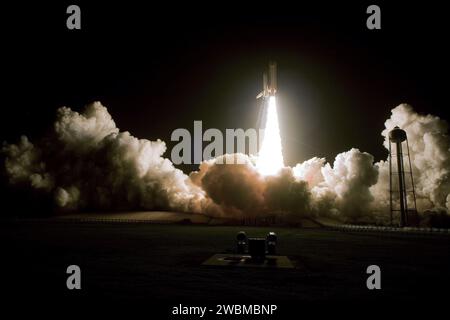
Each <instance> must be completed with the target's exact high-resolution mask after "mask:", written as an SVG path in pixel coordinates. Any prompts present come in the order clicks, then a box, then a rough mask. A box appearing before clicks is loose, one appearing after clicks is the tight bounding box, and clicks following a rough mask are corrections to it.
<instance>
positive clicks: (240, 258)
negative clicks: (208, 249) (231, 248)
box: [202, 253, 294, 269]
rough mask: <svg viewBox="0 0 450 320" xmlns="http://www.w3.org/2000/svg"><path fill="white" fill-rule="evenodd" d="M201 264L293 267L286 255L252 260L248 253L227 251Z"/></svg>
mask: <svg viewBox="0 0 450 320" xmlns="http://www.w3.org/2000/svg"><path fill="white" fill-rule="evenodd" d="M202 264H203V265H205V266H217V267H250V268H284V269H286V268H287V269H292V268H294V265H293V264H292V262H291V260H289V258H288V257H286V256H266V258H265V259H264V260H263V261H254V260H253V259H252V258H251V256H249V255H242V254H229V253H225V254H222V253H218V254H215V255H213V256H212V257H210V258H209V259H207V260H206V261H205V262H203V263H202Z"/></svg>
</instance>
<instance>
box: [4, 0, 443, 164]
mask: <svg viewBox="0 0 450 320" xmlns="http://www.w3.org/2000/svg"><path fill="white" fill-rule="evenodd" d="M68 4H71V3H60V4H53V5H43V4H41V3H35V4H33V5H31V6H30V5H23V4H21V5H17V6H15V7H14V8H7V9H5V10H4V12H3V17H2V19H3V20H2V23H3V24H4V25H5V27H3V28H2V29H3V30H2V33H3V36H2V52H3V54H2V56H3V58H2V59H3V67H2V77H3V81H2V86H3V90H2V96H3V99H2V101H3V108H2V111H3V112H2V117H1V123H0V128H1V129H0V130H1V132H0V137H1V140H7V141H9V142H14V141H16V140H17V138H18V137H19V135H20V134H26V135H29V136H30V137H31V140H33V139H35V138H37V137H39V136H41V135H42V134H43V133H44V132H45V131H46V130H48V129H49V128H50V126H51V123H52V121H53V120H54V117H55V110H56V109H57V108H58V107H60V106H63V105H66V106H69V107H71V108H73V109H75V110H82V108H83V106H84V105H85V104H87V103H89V102H92V101H95V100H100V101H101V102H102V103H103V104H104V105H105V106H107V107H108V110H109V112H110V113H111V114H112V116H113V118H114V120H115V121H116V123H117V125H118V127H119V128H120V129H121V130H122V131H125V130H127V131H130V132H131V134H133V135H134V136H137V137H139V138H147V139H151V140H154V139H157V138H160V139H162V140H164V141H166V142H169V143H168V145H169V152H170V147H171V146H172V145H173V144H170V135H171V133H172V131H173V130H174V129H176V128H187V129H189V130H192V128H193V121H194V120H202V121H203V127H204V129H206V128H212V127H214V128H219V129H221V130H225V128H250V127H254V126H255V123H256V120H257V116H258V105H259V103H258V102H257V101H256V100H255V95H256V94H257V93H258V92H259V91H260V88H261V81H262V79H261V75H262V72H263V71H264V69H265V68H266V66H267V63H268V62H269V61H270V60H275V61H277V63H278V87H279V113H280V123H281V124H280V125H281V131H282V132H281V134H282V139H283V148H284V157H285V160H286V164H288V165H293V164H295V163H297V162H301V161H304V160H306V159H309V158H311V157H313V156H321V157H327V159H328V160H329V161H332V160H333V159H334V156H335V155H336V154H338V153H339V152H342V151H346V150H348V149H350V148H351V147H357V148H360V149H361V150H362V151H367V152H369V153H371V154H373V155H375V157H376V160H378V159H382V158H385V157H386V151H385V150H384V148H383V147H382V137H381V135H380V133H381V131H382V129H383V128H384V125H383V124H384V121H385V120H386V119H387V118H388V117H389V115H390V110H391V108H393V107H395V106H397V105H398V104H400V103H402V102H408V103H410V104H411V105H412V106H413V107H414V108H415V109H416V110H417V111H419V112H422V113H432V114H435V115H438V116H440V117H442V118H444V119H445V118H447V115H446V99H445V98H444V96H445V97H446V95H447V91H448V90H447V80H446V76H445V75H446V74H447V70H448V56H449V52H448V48H447V46H446V42H447V41H448V40H447V39H448V33H447V29H446V27H447V26H446V24H447V22H446V16H445V11H444V10H443V8H440V6H438V5H430V6H427V7H426V8H425V7H423V6H420V5H415V4H414V5H412V4H411V3H410V2H408V3H404V4H398V5H396V6H393V5H392V4H382V3H378V4H379V5H380V7H381V12H382V29H381V30H368V29H367V28H366V18H367V16H368V15H367V14H366V12H365V11H366V8H367V6H368V5H369V4H372V3H359V4H344V3H343V2H339V3H337V4H334V5H329V4H324V3H317V4H316V5H311V4H303V3H302V2H298V3H297V4H296V5H295V6H294V5H287V4H282V3H280V2H274V3H272V4H270V3H269V4H263V3H260V4H255V5H248V6H245V5H243V4H242V3H229V2H217V3H216V2H214V3H211V4H210V5H200V4H192V3H186V4H184V5H181V6H180V5H178V4H175V3H172V4H167V5H164V6H153V5H148V6H143V5H138V4H130V3H129V2H122V3H121V2H119V3H117V4H111V3H104V4H102V5H100V4H98V5H93V4H92V3H90V2H87V1H86V2H85V1H82V2H80V1H78V2H77V4H79V5H80V7H81V12H82V30H81V31H69V30H67V29H66V25H65V22H66V17H67V14H66V13H65V10H66V8H67V5H68ZM444 86H445V87H444ZM169 152H168V153H166V156H168V155H170V153H169ZM183 169H185V170H190V169H192V168H183Z"/></svg>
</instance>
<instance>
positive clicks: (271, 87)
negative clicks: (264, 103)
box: [256, 62, 277, 99]
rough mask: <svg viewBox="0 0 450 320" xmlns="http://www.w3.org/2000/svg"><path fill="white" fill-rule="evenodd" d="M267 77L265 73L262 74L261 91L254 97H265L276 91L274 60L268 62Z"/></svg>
mask: <svg viewBox="0 0 450 320" xmlns="http://www.w3.org/2000/svg"><path fill="white" fill-rule="evenodd" d="M268 75H269V77H267V73H266V72H264V74H263V91H261V93H260V94H258V95H257V96H256V99H259V98H263V99H267V98H269V97H270V96H274V95H275V94H276V93H277V64H276V62H271V63H269V73H268Z"/></svg>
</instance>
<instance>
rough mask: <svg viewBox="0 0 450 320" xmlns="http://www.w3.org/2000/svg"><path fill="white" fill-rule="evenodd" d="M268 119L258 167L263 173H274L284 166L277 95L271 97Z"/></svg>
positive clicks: (257, 163)
mask: <svg viewBox="0 0 450 320" xmlns="http://www.w3.org/2000/svg"><path fill="white" fill-rule="evenodd" d="M266 119H267V120H266V125H265V128H264V137H263V140H262V146H261V149H260V151H259V154H258V160H257V162H256V168H257V169H258V171H259V172H260V173H261V174H263V175H274V174H276V173H278V172H279V171H280V170H281V168H283V167H284V160H283V152H282V148H281V137H280V128H279V125H278V114H277V101H276V98H275V96H271V97H270V98H269V105H268V108H267V117H266Z"/></svg>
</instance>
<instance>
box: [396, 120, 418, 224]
mask: <svg viewBox="0 0 450 320" xmlns="http://www.w3.org/2000/svg"><path fill="white" fill-rule="evenodd" d="M404 148H405V150H406V153H405V152H404V151H403V150H404ZM393 149H395V151H394V150H393ZM405 160H406V161H405ZM405 162H406V164H407V166H408V167H407V169H406V170H405ZM395 166H396V167H397V169H395ZM405 177H406V179H405ZM389 189H390V190H389V191H390V198H389V199H390V209H391V216H390V218H391V225H392V224H393V223H394V215H395V213H396V212H399V213H400V226H401V227H405V226H407V225H409V224H410V221H408V220H409V218H410V217H412V215H413V214H414V215H415V214H416V213H417V205H416V192H415V189H414V178H413V173H412V166H411V158H410V156H409V144H408V137H407V135H406V132H405V131H404V130H402V129H400V128H399V127H395V128H394V129H392V130H391V131H390V132H389ZM397 197H398V199H397Z"/></svg>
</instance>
